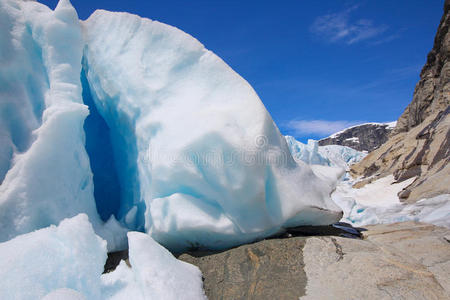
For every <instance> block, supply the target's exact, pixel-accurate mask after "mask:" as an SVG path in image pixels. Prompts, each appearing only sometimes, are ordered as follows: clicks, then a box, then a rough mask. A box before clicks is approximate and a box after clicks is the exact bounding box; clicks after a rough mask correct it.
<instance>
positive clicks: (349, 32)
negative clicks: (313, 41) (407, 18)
mask: <svg viewBox="0 0 450 300" xmlns="http://www.w3.org/2000/svg"><path fill="white" fill-rule="evenodd" d="M358 8H359V5H354V6H352V7H349V8H347V9H345V10H343V11H340V12H336V13H331V14H327V15H323V16H319V17H317V18H316V19H315V21H314V22H313V24H312V25H311V27H310V30H311V32H312V33H313V34H315V35H317V36H319V37H321V38H323V39H324V40H326V41H328V42H330V43H335V42H342V43H345V44H347V45H352V44H356V43H359V42H362V41H365V40H373V39H375V38H377V37H380V35H381V34H382V33H384V32H386V31H387V29H388V26H386V25H376V24H375V23H374V22H373V21H372V20H370V19H354V18H351V16H352V13H353V12H354V11H355V10H357V9H358ZM395 38H396V37H394V36H392V37H390V40H393V39H395ZM384 40H385V41H383V40H379V41H378V43H380V44H381V43H383V42H387V41H389V38H388V39H387V40H386V38H385V39H384Z"/></svg>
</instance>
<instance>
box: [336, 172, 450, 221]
mask: <svg viewBox="0 0 450 300" xmlns="http://www.w3.org/2000/svg"><path fill="white" fill-rule="evenodd" d="M412 181H414V178H410V179H408V180H405V181H403V182H400V183H395V181H394V177H393V176H392V175H388V176H385V177H383V178H380V179H378V180H376V181H374V182H372V183H369V184H366V185H365V186H364V187H362V188H360V189H355V188H352V185H353V184H354V183H355V180H354V179H352V178H350V176H349V175H348V174H347V175H346V177H345V179H344V180H343V181H341V182H340V183H338V185H337V187H336V190H335V191H334V192H333V194H332V199H333V200H334V201H335V202H336V204H338V205H339V206H340V207H341V208H342V210H343V212H344V216H343V218H342V220H341V221H344V222H349V223H351V224H353V225H354V226H364V225H370V224H380V223H395V222H404V221H418V222H425V223H430V224H435V225H438V226H445V227H448V228H450V195H439V196H437V197H434V198H430V199H422V200H419V201H418V202H416V203H413V204H406V203H401V202H400V200H399V198H398V196H397V194H398V193H399V192H400V191H401V190H402V189H403V188H405V187H407V186H408V185H409V184H411V183H412Z"/></svg>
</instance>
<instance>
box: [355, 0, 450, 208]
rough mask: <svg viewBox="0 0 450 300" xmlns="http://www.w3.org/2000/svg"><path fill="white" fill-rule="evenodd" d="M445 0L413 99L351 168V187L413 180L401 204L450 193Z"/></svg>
mask: <svg viewBox="0 0 450 300" xmlns="http://www.w3.org/2000/svg"><path fill="white" fill-rule="evenodd" d="M449 10H450V0H446V1H445V4H444V15H443V17H442V19H441V22H440V25H439V28H438V31H437V35H436V38H435V41H434V46H433V49H432V50H431V52H430V53H429V54H428V58H427V62H426V64H425V66H424V67H423V69H422V72H421V74H420V80H419V82H418V83H417V85H416V88H415V91H414V95H413V100H412V102H411V103H410V104H409V105H408V107H407V108H406V109H405V111H404V113H403V114H402V115H401V116H400V118H399V119H398V122H397V126H396V127H395V129H394V130H393V132H392V134H391V136H390V137H389V139H388V141H387V142H386V143H385V144H383V145H382V146H381V147H379V148H378V149H376V150H375V151H373V152H371V153H370V154H369V155H368V156H367V157H366V158H365V159H364V160H362V161H361V162H360V163H358V164H356V165H353V166H352V168H351V172H352V174H353V176H355V177H360V176H361V177H362V178H364V180H362V181H361V182H360V183H359V184H358V185H357V186H356V187H360V186H363V185H364V184H365V183H367V182H371V181H373V180H375V179H378V178H380V177H384V176H386V175H389V174H393V175H394V179H395V180H396V181H397V182H401V181H404V180H406V179H409V178H413V177H414V178H415V180H414V181H413V182H412V183H411V184H410V185H409V186H408V187H406V188H405V189H404V190H403V191H401V192H400V193H399V197H400V198H401V199H402V201H405V202H409V203H411V202H415V201H417V200H420V199H422V198H430V197H434V196H436V195H439V194H450V164H449V161H450V114H449V113H450V108H449V106H450V59H449V57H450V34H449V32H448V31H449V26H450V13H449Z"/></svg>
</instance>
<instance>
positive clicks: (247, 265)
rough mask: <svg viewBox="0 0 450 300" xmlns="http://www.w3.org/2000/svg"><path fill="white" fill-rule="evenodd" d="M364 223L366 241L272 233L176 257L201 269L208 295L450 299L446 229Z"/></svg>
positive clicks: (279, 297)
mask: <svg viewBox="0 0 450 300" xmlns="http://www.w3.org/2000/svg"><path fill="white" fill-rule="evenodd" d="M367 229H368V231H366V232H364V233H363V234H364V240H357V239H346V238H342V237H332V236H321V237H292V238H284V239H271V240H265V241H261V242H258V243H254V244H250V245H243V246H240V247H237V248H234V249H230V250H227V251H223V252H221V253H214V254H208V253H197V254H183V255H181V256H180V257H179V259H181V260H184V261H186V262H188V263H192V264H194V265H196V266H198V267H199V268H200V269H201V271H202V273H203V277H204V289H205V293H206V295H207V296H208V298H209V299H210V300H214V299H299V297H300V299H449V297H450V279H449V277H448V274H449V273H450V242H449V240H450V236H449V235H450V230H449V229H447V228H443V227H437V226H434V225H428V224H421V223H414V222H406V223H397V224H390V225H374V226H368V227H367ZM430 249H432V251H430Z"/></svg>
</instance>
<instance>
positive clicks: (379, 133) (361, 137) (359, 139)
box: [319, 122, 395, 152]
mask: <svg viewBox="0 0 450 300" xmlns="http://www.w3.org/2000/svg"><path fill="white" fill-rule="evenodd" d="M394 126H395V122H394V123H367V124H361V125H357V126H353V127H350V128H347V129H345V130H343V131H340V132H337V133H335V134H333V135H331V136H329V137H327V138H324V139H321V140H320V141H319V146H327V145H341V146H347V147H350V148H353V149H355V150H358V151H368V152H371V151H373V150H375V149H377V148H378V147H380V146H381V145H382V144H384V143H385V142H386V141H387V140H388V137H389V134H390V133H391V131H392V129H393V128H394Z"/></svg>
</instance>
